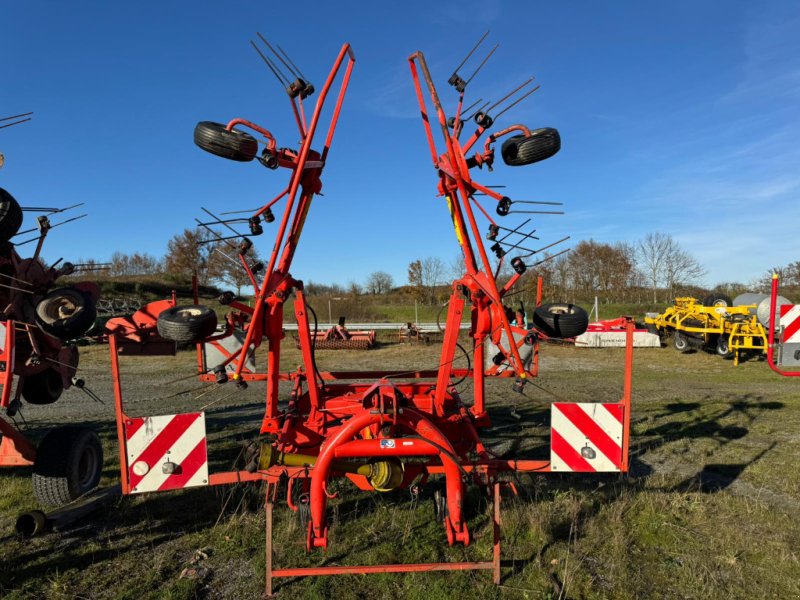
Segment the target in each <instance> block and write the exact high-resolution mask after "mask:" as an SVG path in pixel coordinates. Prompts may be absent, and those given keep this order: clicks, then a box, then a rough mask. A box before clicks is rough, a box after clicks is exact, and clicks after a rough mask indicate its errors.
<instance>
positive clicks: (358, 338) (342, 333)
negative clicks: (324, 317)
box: [296, 317, 376, 350]
mask: <svg viewBox="0 0 800 600" xmlns="http://www.w3.org/2000/svg"><path fill="white" fill-rule="evenodd" d="M375 342H376V335H375V330H374V329H369V330H367V329H353V330H351V329H348V328H347V327H345V324H344V317H340V318H339V323H338V324H337V325H334V326H332V327H331V328H330V329H328V330H326V331H314V330H312V331H311V345H312V346H313V347H314V349H315V350H368V349H369V348H372V347H373V346H374V345H375ZM296 343H297V347H298V348H301V345H300V339H299V338H298V339H297V340H296Z"/></svg>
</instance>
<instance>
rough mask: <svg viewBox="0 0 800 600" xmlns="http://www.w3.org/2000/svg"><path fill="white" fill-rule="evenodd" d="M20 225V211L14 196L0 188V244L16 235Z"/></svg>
mask: <svg viewBox="0 0 800 600" xmlns="http://www.w3.org/2000/svg"><path fill="white" fill-rule="evenodd" d="M20 225H22V209H21V208H20V206H19V203H18V202H17V201H16V200H15V199H14V196H12V195H11V194H9V193H8V192H7V191H5V190H4V189H3V188H0V244H2V243H5V242H7V241H8V240H10V239H11V238H12V237H14V236H15V235H16V234H17V231H19V227H20Z"/></svg>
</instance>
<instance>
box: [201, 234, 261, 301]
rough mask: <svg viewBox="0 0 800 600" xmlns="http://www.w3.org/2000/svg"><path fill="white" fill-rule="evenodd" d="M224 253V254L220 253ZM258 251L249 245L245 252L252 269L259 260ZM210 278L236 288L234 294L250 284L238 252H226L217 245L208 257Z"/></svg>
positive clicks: (240, 292) (239, 294)
mask: <svg viewBox="0 0 800 600" xmlns="http://www.w3.org/2000/svg"><path fill="white" fill-rule="evenodd" d="M222 253H224V254H222ZM259 258H260V257H259V255H258V251H257V250H256V248H255V246H253V247H251V248H250V250H249V251H248V253H247V264H248V266H249V267H250V268H251V269H252V268H253V266H254V265H256V264H257V263H259V262H260V260H259ZM210 263H211V268H210V270H211V278H212V279H219V280H220V281H222V282H223V283H226V284H228V285H231V286H233V287H235V288H236V295H237V296H241V294H242V288H243V287H245V286H247V285H250V284H252V281H250V276H249V275H248V274H247V271H245V268H244V265H243V264H242V262H241V259H240V258H239V255H238V254H235V253H231V252H228V251H227V249H226V248H223V247H220V246H217V247H216V248H214V253H213V254H212V255H211V257H210Z"/></svg>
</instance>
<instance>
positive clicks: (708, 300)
mask: <svg viewBox="0 0 800 600" xmlns="http://www.w3.org/2000/svg"><path fill="white" fill-rule="evenodd" d="M703 306H733V300H731V298H730V296H726V295H725V294H709V295H708V296H706V297H705V298H703Z"/></svg>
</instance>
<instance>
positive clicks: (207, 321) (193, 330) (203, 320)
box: [157, 304, 217, 344]
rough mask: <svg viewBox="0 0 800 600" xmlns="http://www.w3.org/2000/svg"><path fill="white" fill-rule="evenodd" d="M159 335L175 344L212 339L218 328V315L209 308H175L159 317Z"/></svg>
mask: <svg viewBox="0 0 800 600" xmlns="http://www.w3.org/2000/svg"><path fill="white" fill-rule="evenodd" d="M157 326H158V334H159V335H160V336H161V337H163V338H164V339H165V340H172V341H173V342H181V343H189V344H191V343H194V342H199V341H200V340H202V339H205V338H207V337H210V336H211V334H213V333H214V330H215V329H216V328H217V314H216V313H215V312H214V311H213V310H211V309H210V308H208V307H207V306H200V305H199V304H192V305H190V306H173V307H172V308H168V309H167V310H165V311H164V312H162V313H161V314H160V315H158V323H157Z"/></svg>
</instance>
